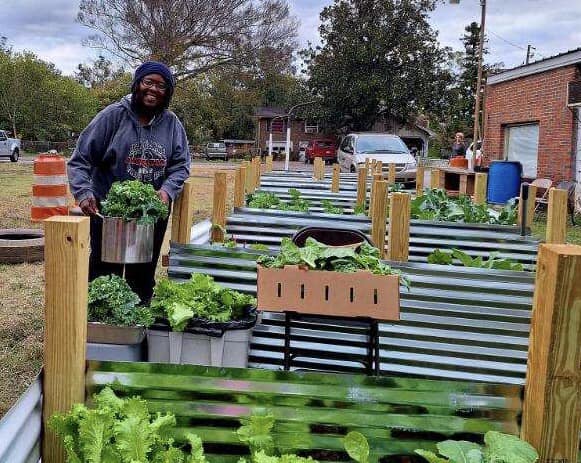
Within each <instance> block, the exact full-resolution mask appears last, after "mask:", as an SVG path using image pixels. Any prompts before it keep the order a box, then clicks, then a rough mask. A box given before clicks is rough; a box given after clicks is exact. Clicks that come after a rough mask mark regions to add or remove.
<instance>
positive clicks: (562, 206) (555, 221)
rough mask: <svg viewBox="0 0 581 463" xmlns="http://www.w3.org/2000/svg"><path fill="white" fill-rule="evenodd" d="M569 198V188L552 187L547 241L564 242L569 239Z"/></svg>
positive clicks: (553, 242)
mask: <svg viewBox="0 0 581 463" xmlns="http://www.w3.org/2000/svg"><path fill="white" fill-rule="evenodd" d="M567 198H568V192H567V190H558V189H556V188H552V189H551V190H550V191H549V210H548V212H547V238H546V241H547V243H552V244H563V243H565V241H567Z"/></svg>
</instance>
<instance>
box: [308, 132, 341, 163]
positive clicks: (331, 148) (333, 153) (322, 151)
mask: <svg viewBox="0 0 581 463" xmlns="http://www.w3.org/2000/svg"><path fill="white" fill-rule="evenodd" d="M315 158H323V159H324V160H325V161H326V160H330V161H334V160H335V159H336V158H337V148H336V146H335V140H332V139H330V138H320V139H316V140H311V141H309V144H308V145H307V149H306V150H305V162H307V163H312V162H313V160H314V159H315Z"/></svg>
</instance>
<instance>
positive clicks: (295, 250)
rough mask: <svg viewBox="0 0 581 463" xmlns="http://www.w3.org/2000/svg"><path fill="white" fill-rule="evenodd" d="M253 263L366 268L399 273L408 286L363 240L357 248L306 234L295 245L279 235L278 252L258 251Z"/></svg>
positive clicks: (341, 269)
mask: <svg viewBox="0 0 581 463" xmlns="http://www.w3.org/2000/svg"><path fill="white" fill-rule="evenodd" d="M257 263H258V264H259V265H262V266H264V267H276V268H282V267H284V266H285V265H303V266H307V267H309V268H311V269H313V270H330V271H335V272H343V273H353V272H356V271H357V270H368V271H370V272H371V273H374V274H376V275H399V276H400V282H401V283H402V285H404V286H405V287H406V288H409V285H410V282H409V279H408V278H407V277H405V276H404V275H402V274H401V273H400V272H399V271H398V270H394V269H392V268H391V267H390V266H389V265H387V264H385V263H383V262H382V261H381V259H380V258H379V249H377V248H375V247H373V246H371V245H370V244H368V243H366V242H364V243H362V244H361V245H360V246H359V249H358V252H357V251H356V250H355V249H353V248H348V247H347V248H342V247H332V246H326V245H325V244H323V243H320V242H318V241H317V240H315V239H314V238H311V237H309V238H307V240H306V242H305V246H304V247H302V248H299V247H298V246H297V245H296V244H294V243H293V242H292V240H291V239H290V238H283V240H282V242H281V246H280V252H279V254H278V255H277V256H276V257H274V256H268V255H262V256H260V257H259V258H258V259H257Z"/></svg>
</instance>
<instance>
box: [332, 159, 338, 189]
mask: <svg viewBox="0 0 581 463" xmlns="http://www.w3.org/2000/svg"><path fill="white" fill-rule="evenodd" d="M339 169H340V168H339V164H333V180H332V181H331V192H332V193H339V181H340V180H339V178H340V177H339V176H340V170H339Z"/></svg>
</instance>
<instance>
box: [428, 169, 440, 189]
mask: <svg viewBox="0 0 581 463" xmlns="http://www.w3.org/2000/svg"><path fill="white" fill-rule="evenodd" d="M430 188H431V189H432V190H435V189H438V188H440V169H432V171H431V172H430Z"/></svg>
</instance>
